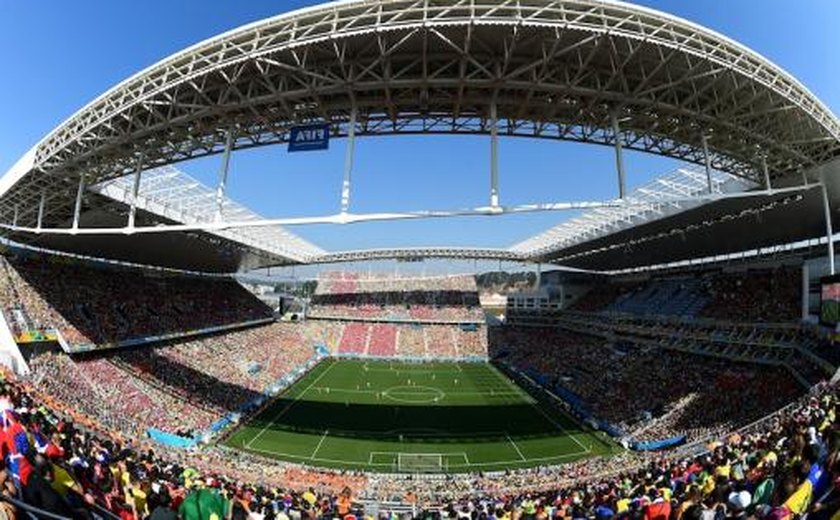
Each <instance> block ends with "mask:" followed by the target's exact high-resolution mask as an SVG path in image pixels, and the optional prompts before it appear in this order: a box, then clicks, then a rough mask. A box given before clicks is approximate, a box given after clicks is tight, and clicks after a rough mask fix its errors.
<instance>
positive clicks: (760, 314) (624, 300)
mask: <svg viewBox="0 0 840 520" xmlns="http://www.w3.org/2000/svg"><path fill="white" fill-rule="evenodd" d="M801 291H802V280H801V271H800V269H799V268H794V267H785V266H783V267H778V268H774V269H751V270H748V271H745V272H720V271H713V272H703V273H699V274H693V275H691V276H687V275H682V276H678V277H677V276H674V277H668V278H652V279H650V280H648V281H646V282H624V281H608V282H605V283H602V284H597V285H595V286H593V289H592V290H590V291H589V292H588V293H586V294H585V295H584V296H582V297H581V298H579V299H578V300H577V301H576V302H574V304H573V305H572V306H571V309H572V310H576V311H581V312H618V313H628V314H637V315H642V316H649V315H665V316H681V317H686V318H690V317H695V316H699V317H706V318H715V319H722V320H729V321H743V322H751V323H756V322H764V323H784V322H793V321H797V320H799V318H800V317H801V313H802V309H801Z"/></svg>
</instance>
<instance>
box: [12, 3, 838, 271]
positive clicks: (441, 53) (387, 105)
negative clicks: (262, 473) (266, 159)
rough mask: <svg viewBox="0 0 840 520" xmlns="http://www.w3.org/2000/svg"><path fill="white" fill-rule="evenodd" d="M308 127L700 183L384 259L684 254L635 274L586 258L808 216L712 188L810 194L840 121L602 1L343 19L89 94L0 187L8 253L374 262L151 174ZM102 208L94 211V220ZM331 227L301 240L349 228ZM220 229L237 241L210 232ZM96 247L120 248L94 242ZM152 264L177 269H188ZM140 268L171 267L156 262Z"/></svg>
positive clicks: (761, 67) (237, 36) (383, 12)
mask: <svg viewBox="0 0 840 520" xmlns="http://www.w3.org/2000/svg"><path fill="white" fill-rule="evenodd" d="M308 122H325V123H328V124H329V125H330V131H331V133H332V135H333V137H346V136H348V134H351V133H352V134H355V135H380V134H418V133H422V134H440V133H444V134H491V135H492V134H496V133H498V135H501V136H529V137H534V138H544V139H558V140H571V141H578V142H586V143H596V144H602V145H608V146H615V147H616V148H617V151H618V154H619V155H620V151H621V149H633V150H641V151H645V152H650V153H654V154H659V155H663V156H667V157H672V158H676V159H681V160H683V161H686V162H688V163H694V164H696V165H702V166H703V167H704V168H703V170H698V169H696V168H693V167H687V168H684V169H683V170H682V172H680V173H675V174H674V175H672V176H671V177H669V179H661V182H656V181H655V182H654V185H653V186H647V187H645V188H644V189H646V190H648V192H647V193H645V192H637V193H635V194H634V195H633V196H634V197H636V199H637V200H635V201H631V200H630V197H628V198H625V199H623V200H622V201H619V202H617V203H616V202H614V201H604V202H600V203H593V204H589V205H587V204H578V205H574V204H571V205H570V204H565V205H564V204H551V203H549V204H543V205H540V204H535V205H531V207H530V209H527V208H524V207H520V208H506V207H502V206H497V205H495V204H494V203H493V202H492V199H491V207H489V208H479V209H476V210H475V211H473V212H472V213H470V212H462V213H459V214H504V213H506V212H515V211H526V210H528V211H531V210H545V209H552V208H553V209H556V208H558V207H582V208H586V207H591V208H593V209H592V211H591V212H590V213H587V214H586V215H584V216H582V217H578V218H577V219H575V220H573V221H571V222H569V223H566V224H563V225H560V226H558V227H556V228H553V229H552V230H549V231H548V232H546V233H543V234H541V235H539V236H537V237H534V238H532V239H529V240H526V241H524V242H522V243H520V244H518V245H516V246H514V247H513V248H511V249H509V250H487V249H471V248H468V247H467V248H431V249H427V250H414V251H413V252H407V250H404V249H403V250H399V251H397V250H388V251H391V253H390V254H391V256H396V255H398V254H399V255H409V254H413V255H417V256H436V255H441V256H455V257H458V256H459V255H461V256H467V255H473V256H475V257H481V258H499V257H501V256H505V257H510V258H517V259H523V260H540V261H563V262H570V263H571V264H575V265H578V266H580V267H586V268H590V267H592V268H594V267H596V266H604V265H623V266H631V265H641V264H640V262H647V261H654V262H655V261H658V260H659V256H658V255H661V254H665V256H668V255H671V254H676V252H679V254H693V251H689V250H687V249H686V248H675V249H673V250H671V249H668V250H665V249H662V250H659V248H656V250H653V249H652V248H649V249H651V250H648V251H646V254H645V255H641V256H639V255H630V254H622V255H615V254H613V256H614V257H615V258H613V259H612V260H610V261H596V260H595V259H594V258H595V257H598V256H599V255H600V256H603V255H605V254H606V255H609V254H610V251H614V250H615V248H613V247H612V246H610V247H609V248H607V249H604V247H605V246H604V245H603V244H604V243H605V241H606V242H610V243H611V241H614V240H617V239H618V238H619V237H623V238H622V239H623V240H630V242H628V243H630V244H634V243H639V242H638V240H639V236H636V235H638V234H639V233H647V232H648V231H650V230H652V229H653V228H649V227H648V226H650V225H653V222H654V219H657V220H656V222H658V224H657V225H659V226H663V230H672V231H673V230H674V229H678V228H679V229H683V228H685V227H686V226H691V225H694V224H696V222H693V221H692V222H687V221H685V219H689V218H695V217H696V218H701V217H702V218H706V220H708V218H707V217H709V213H714V212H718V211H720V212H724V211H730V212H737V211H740V210H745V209H749V208H752V210H755V208H757V207H761V208H764V206H768V205H772V202H773V201H777V200H787V199H788V198H790V197H801V199H800V200H810V199H809V198H813V193H814V192H815V190H808V189H805V190H804V191H802V193H801V194H799V195H793V194H792V193H791V192H783V193H782V192H779V193H771V192H767V193H764V194H763V195H762V196H761V197H754V198H753V197H749V198H737V199H734V198H727V197H722V196H721V195H724V193H723V192H722V191H720V190H727V189H729V188H725V186H729V185H732V186H736V188H738V189H743V188H746V187H747V186H752V185H759V186H764V187H766V185H767V184H770V185H772V186H773V187H774V188H778V187H783V186H788V187H790V186H792V185H793V184H794V183H796V182H800V181H804V183H805V185H806V187H809V186H810V184H809V183H810V182H811V181H815V180H817V173H816V172H817V171H818V170H819V169H820V168H821V167H822V166H823V165H825V164H826V163H830V162H831V161H832V160H833V159H835V158H836V157H837V156H838V155H840V122H838V120H837V118H836V117H835V116H834V114H832V113H831V112H830V111H829V110H828V109H827V108H826V107H825V106H824V105H823V104H822V103H821V102H820V101H819V100H818V99H817V98H816V97H815V96H814V95H813V94H811V92H809V91H808V90H807V89H806V88H805V87H804V86H803V85H802V84H800V83H799V82H798V81H797V80H796V79H795V78H793V77H792V76H790V75H789V74H788V73H786V72H785V71H783V70H781V69H780V68H779V67H777V66H776V65H774V64H772V63H771V62H769V61H768V60H766V59H765V58H763V57H762V56H760V55H758V54H757V53H755V52H753V51H751V50H749V49H747V48H746V47H744V46H742V45H740V44H738V43H736V42H734V41H732V40H730V39H728V38H726V37H725V36H722V35H720V34H718V33H715V32H713V31H710V30H709V29H706V28H703V27H700V26H698V25H696V24H693V23H691V22H688V21H685V20H682V19H679V18H676V17H674V16H671V15H668V14H665V13H661V12H658V11H654V10H651V9H646V8H642V7H638V6H635V5H631V4H626V3H620V2H613V1H605V0H502V1H497V0H349V1H341V2H333V3H328V4H324V5H318V6H314V7H310V8H306V9H301V10H298V11H294V12H290V13H287V14H282V15H280V16H277V17H273V18H269V19H266V20H263V21H260V22H256V23H253V24H250V25H247V26H243V27H241V28H238V29H235V30H232V31H229V32H227V33H224V34H222V35H219V36H217V37H214V38H211V39H209V40H206V41H204V42H201V43H199V44H197V45H194V46H192V47H190V48H188V49H186V50H184V51H182V52H179V53H177V54H175V55H173V56H171V57H169V58H166V59H164V60H162V61H161V62H159V63H157V64H155V65H153V66H151V67H149V68H147V69H145V70H143V71H140V72H139V73H137V74H135V75H134V76H132V77H130V78H128V79H127V80H125V81H124V82H122V83H120V84H118V85H116V86H115V87H113V88H112V89H110V90H108V91H107V92H105V93H104V94H102V95H101V96H100V97H99V98H97V99H95V100H94V101H92V102H91V103H89V104H88V105H87V106H85V107H84V108H82V109H81V110H80V111H79V112H77V113H76V114H74V115H73V116H72V117H70V118H69V119H68V120H67V121H65V122H64V123H63V124H61V125H60V126H59V127H58V128H56V129H55V130H53V131H52V132H51V133H50V134H48V135H47V136H46V137H45V138H44V139H43V140H42V141H41V142H39V143H38V144H37V145H36V146H35V147H33V149H32V150H30V151H29V152H28V153H27V154H25V155H24V157H22V158H21V160H20V161H18V163H17V164H16V165H15V166H13V167H12V169H11V170H10V171H9V172H7V173H6V174H5V175H4V176H3V177H2V178H0V224H2V228H3V229H4V230H5V233H6V234H7V235H8V236H10V237H11V238H13V239H15V240H18V241H22V242H27V243H38V244H39V245H44V246H50V245H52V246H55V247H61V248H64V249H68V248H72V249H74V250H78V249H80V248H81V249H91V250H90V251H86V252H88V253H90V254H97V253H103V254H104V253H106V252H107V254H109V255H110V254H119V253H118V252H115V251H114V248H113V247H111V248H110V249H109V248H108V247H105V246H107V245H109V244H110V245H111V246H113V244H115V243H117V242H120V243H124V244H126V246H130V245H131V244H130V243H131V242H136V243H143V244H144V248H145V246H149V247H154V245H155V243H154V241H155V240H157V239H155V238H153V237H152V235H155V234H160V235H161V236H166V235H170V236H169V237H168V238H166V239H165V240H167V244H168V246H169V247H171V248H175V249H177V248H178V247H179V246H178V244H179V241H178V240H177V239H173V238H172V237H173V236H175V237H177V236H178V235H179V234H187V235H190V236H198V237H201V238H202V239H210V238H212V240H210V241H209V242H208V243H212V241H213V240H216V241H218V240H223V241H224V243H225V244H227V246H229V245H231V244H233V245H239V246H242V247H244V248H245V249H247V250H249V251H251V252H253V253H255V254H257V256H259V257H260V259H259V260H252V261H248V262H245V263H242V264H240V265H238V266H236V267H237V268H243V267H253V266H257V265H270V264H288V263H306V262H317V261H321V260H323V261H335V259H340V258H344V257H353V258H366V257H370V258H373V257H376V258H381V257H385V256H388V255H389V253H388V251H382V250H379V251H371V252H367V253H365V252H334V253H325V252H323V251H321V250H319V249H318V248H317V247H315V246H313V245H312V244H309V243H307V242H306V241H304V240H302V239H300V238H299V237H296V236H295V235H293V234H292V233H290V232H288V231H286V230H284V229H283V228H282V227H279V225H278V223H279V221H275V222H272V223H267V222H263V224H262V225H265V226H266V227H265V228H264V229H258V228H257V227H253V228H250V230H249V231H248V230H246V227H245V226H249V225H252V224H253V223H255V222H256V221H257V217H256V216H255V215H253V214H252V213H250V212H248V211H247V210H246V209H244V207H242V206H237V205H234V204H233V203H231V202H230V201H227V200H226V199H225V198H224V197H223V186H222V191H221V192H220V194H221V195H222V196H220V197H214V190H212V189H209V188H206V187H199V186H193V187H192V188H189V186H192V184H191V183H190V181H189V180H184V179H185V178H184V177H182V176H181V175H176V174H174V173H173V170H168V171H169V174H166V173H161V171H167V170H154V168H160V167H166V166H170V165H172V164H174V163H177V162H180V161H185V160H188V159H192V158H196V157H201V156H206V155H212V154H219V153H222V152H224V151H225V150H226V149H227V150H232V151H235V150H239V149H244V148H251V147H257V146H264V145H271V144H277V143H284V142H287V141H288V139H289V135H290V130H291V128H293V127H294V126H296V125H299V124H301V123H308ZM351 129H352V131H351ZM225 155H226V154H225ZM619 169H620V168H619ZM139 171H145V172H146V173H144V174H143V176H142V180H141V182H140V184H139V188H140V190H139V192H138V197H137V198H136V199H135V198H133V197H131V189H132V187H133V182H134V181H133V180H132V179H133V178H134V177H133V175H132V174H134V173H135V172H139ZM149 171H155V173H154V174H150V173H149ZM701 171H702V175H701V176H700V177H698V175H699V174H698V172H701ZM712 172H714V173H712ZM831 173H832V175H833V174H836V173H837V172H836V167H835V169H834V170H832V171H831ZM167 175H169V176H168V177H167ZM707 175H709V176H711V175H713V176H714V178H713V179H712V182H709V180H708V178H706V176H707ZM725 176H727V177H725ZM146 177H150V179H148V180H147V179H146ZM703 178H706V182H707V184H706V189H707V191H708V190H709V189H711V191H712V194H711V195H708V194H707V195H705V196H706V197H707V198H706V199H702V200H701V199H697V200H696V201H691V200H688V199H690V198H691V194H692V193H694V194H699V193H700V192H701V191H702V187H701V181H702V179H703ZM734 178H739V179H741V180H740V181H735V180H734ZM115 179H120V180H115ZM663 182H664V183H667V182H671V184H670V185H668V187H667V188H665V185H664V184H663ZM738 182H740V183H741V184H737V183H738ZM167 183H169V184H167ZM178 183H180V184H178ZM155 186H159V187H160V189H157V188H155ZM683 188H684V189H683ZM146 189H149V193H148V194H146V193H144V190H146ZM181 190H184V191H183V193H190V195H189V197H188V202H187V201H184V202H183V203H180V202H179V203H178V204H179V205H178V207H177V208H176V207H175V205H174V204H175V201H177V200H178V199H177V197H175V196H172V193H178V192H180V191H181ZM686 190H687V191H686ZM658 193H666V194H671V195H673V194H679V196H678V199H673V200H670V201H668V202H663V200H666V199H668V197H663V198H661V199H659V200H657V194H658ZM103 195H106V196H107V197H108V200H109V201H110V202H108V203H107V204H105V206H107V207H108V208H109V210H108V211H102V209H101V207H100V205H101V204H103V201H102V199H101V198H100V197H102V196H103ZM132 200H134V201H136V202H137V204H136V207H137V210H138V211H139V213H138V214H139V215H141V217H140V218H138V220H137V221H136V222H134V224H136V228H135V227H131V228H130V229H129V228H126V229H125V232H122V231H115V230H116V227H115V226H124V225H125V220H124V218H125V217H126V215H127V214H128V213H131V212H132V211H131V210H127V209H126V204H128V205H131V203H132ZM709 201H711V202H709ZM213 202H215V204H216V208H217V209H216V211H215V212H214V211H213V210H211V209H210V205H209V204H212V203H213ZM701 202H708V204H703V205H701V204H700V203H701ZM161 203H162V204H163V207H162V208H161V206H160V204H161ZM204 204H207V205H204ZM630 206H634V207H633V208H631V207H630ZM219 207H222V208H223V211H219V210H218V208H219ZM599 207H600V208H601V209H596V208H599ZM782 207H784V208H787V209H791V208H792V206H791V205H790V204H785V205H781V203H779V204H777V205H775V206H773V207H772V208H765V209H762V210H761V215H763V216H766V215H769V213H768V212H772V213H773V214H774V215H776V214H780V208H782ZM808 207H809V208H810V207H811V206H808ZM739 208H740V209H739ZM818 209H819V207H818V206H817V210H818ZM228 211H230V213H228ZM704 212H705V213H704ZM105 214H107V215H109V216H108V218H107V219H104V220H107V221H108V223H107V224H105V223H104V220H103V219H102V218H101V217H102V215H105ZM453 214H456V213H453ZM93 215H99V217H97V218H93ZM211 215H215V217H213V218H212V219H211ZM220 215H223V217H220ZM814 215H816V216H819V211H817V213H815V214H814ZM421 216H439V215H437V214H427V215H421ZM812 216H813V215H812ZM118 217H122V218H123V220H122V223H121V222H120V218H118ZM334 217H335V216H331V217H330V218H324V219H322V220H321V221H331V222H347V221H352V218H348V215H344V218H345V219H344V220H342V219H340V218H334ZM418 217H419V216H418V215H407V214H402V216H399V215H396V214H395V215H384V216H379V217H376V218H383V219H387V218H418ZM788 217H789V216H788ZM232 218H236V219H238V222H237V225H236V226H233V225H226V222H230V221H231V219H232ZM371 218H374V217H371ZM762 218H763V217H762ZM809 218H810V216H809ZM815 218H816V217H815ZM211 220H212V221H211ZM280 220H282V219H280ZM290 220H293V219H290ZM269 224H271V225H269ZM179 226H180V227H179ZM674 226H677V227H676V228H675V227H674ZM94 228H99V230H98V231H97V230H96V229H94ZM146 228H148V229H146ZM152 228H154V229H152ZM789 228H790V227H789V226H788V227H785V226H783V227H782V229H786V230H787V231H788V232H787V233H784V236H781V235H780V233H779V230H778V229H765V226H759V227H758V228H756V226H744V227H743V228H739V229H737V231H738V232H739V233H743V234H744V238H745V239H747V242H750V241H752V242H756V243H764V242H768V241H773V240H777V239H783V240H788V241H793V240H798V239H801V238H807V237H809V236H812V233H814V232H816V227H814V226H810V227H809V226H807V225H803V226H801V228H796V229H789ZM103 229H108V230H109V231H107V232H106V231H102V230H103ZM716 229H717V228H716ZM645 230H648V231H645ZM663 230H659V231H657V233H659V234H660V235H661V234H662V233H663V232H664V231H663ZM733 230H735V229H734V228H733ZM109 235H110V236H111V237H112V238H113V236H114V235H122V236H120V238H119V239H116V238H115V239H114V240H113V241H111V240H110V239H109ZM141 235H143V236H141ZM712 235H713V236H710V237H707V238H706V239H705V240H707V241H708V242H709V243H708V244H703V248H705V249H709V250H712V249H715V248H716V247H717V245H716V242H719V241H720V233H716V234H712ZM683 236H685V234H684V233H683ZM634 237H635V238H634ZM188 243H189V241H183V244H184V246H185V245H186V244H188ZM599 244H600V245H599ZM158 245H160V244H158ZM613 245H616V244H613ZM719 245H724V244H719ZM227 246H226V247H227ZM181 247H183V246H181ZM703 248H701V249H703ZM726 248H727V247H724V248H723V249H726ZM134 249H138V248H137V247H135V248H134ZM625 249H626V248H625ZM691 249H693V248H691ZM590 250H591V252H590V253H587V254H583V253H586V251H590ZM77 252H78V251H77ZM579 253H580V254H579ZM126 254H127V253H126ZM169 254H171V255H172V256H173V257H175V256H180V257H183V258H185V259H186V258H188V256H189V251H176V250H174V249H170V250H169ZM243 258H244V257H243ZM240 260H242V258H240ZM155 262H156V263H164V264H165V263H172V262H169V261H168V260H167V257H166V254H160V256H158V257H156V258H155ZM223 263H224V264H225V266H226V267H224V268H228V267H230V266H232V265H233V263H231V262H230V261H228V262H223ZM221 267H222V264H221V263H220V264H218V266H217V268H221Z"/></svg>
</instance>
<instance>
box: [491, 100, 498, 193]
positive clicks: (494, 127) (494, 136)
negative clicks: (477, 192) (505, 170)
mask: <svg viewBox="0 0 840 520" xmlns="http://www.w3.org/2000/svg"><path fill="white" fill-rule="evenodd" d="M490 207H491V208H498V207H499V125H498V121H497V113H496V101H495V100H494V101H493V102H492V103H490Z"/></svg>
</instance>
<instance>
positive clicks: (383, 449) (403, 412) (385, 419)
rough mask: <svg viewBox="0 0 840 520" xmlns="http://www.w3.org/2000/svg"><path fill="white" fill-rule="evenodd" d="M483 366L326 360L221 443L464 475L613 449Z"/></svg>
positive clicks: (341, 463) (371, 466)
mask: <svg viewBox="0 0 840 520" xmlns="http://www.w3.org/2000/svg"><path fill="white" fill-rule="evenodd" d="M540 399H543V397H540V396H538V395H536V394H535V395H529V394H528V393H527V392H526V391H525V390H523V389H522V388H520V387H519V386H517V385H516V384H515V383H514V382H513V381H511V380H510V379H509V378H508V377H507V376H506V375H504V374H503V373H502V372H501V371H499V369H497V368H496V367H495V366H493V365H491V364H488V363H443V362H441V363H402V362H395V361H373V360H340V359H333V358H330V359H326V360H324V361H323V362H321V363H320V364H318V365H317V366H316V367H315V368H313V369H312V370H311V371H310V372H309V373H308V374H306V375H305V376H304V377H302V378H301V379H300V380H299V381H298V382H296V383H295V384H294V385H292V386H291V387H290V388H289V389H288V390H287V391H286V392H284V393H283V394H281V395H280V396H279V397H277V398H276V399H275V400H274V401H273V402H272V403H271V404H270V405H269V406H268V407H267V408H265V409H264V410H263V411H262V412H261V413H259V414H258V415H257V416H255V417H254V418H253V419H251V420H250V421H248V422H247V423H245V424H243V425H242V426H240V427H239V428H238V429H237V430H236V431H234V432H233V433H232V434H231V435H230V436H229V437H228V438H227V439H226V440H225V441H224V442H225V444H227V445H228V446H230V447H233V448H236V449H241V450H246V451H252V452H255V453H259V454H262V455H267V456H270V457H274V458H278V459H282V460H288V461H292V462H298V463H305V464H311V465H317V466H323V467H331V468H347V469H364V470H368V471H383V472H396V471H405V472H464V471H478V470H499V469H507V468H522V467H531V466H538V465H545V464H557V463H562V462H569V461H573V460H576V459H579V458H581V457H586V456H590V455H596V454H606V453H610V452H611V451H612V450H613V449H614V445H613V444H611V443H609V442H608V441H606V440H605V439H604V438H602V437H601V436H600V434H596V433H594V432H592V431H590V430H588V429H584V428H582V427H581V426H580V425H579V424H578V423H577V422H575V421H574V420H573V419H572V418H570V417H569V416H567V415H565V414H563V413H561V412H560V411H558V410H556V409H555V407H554V406H551V405H548V404H547V403H542V402H540Z"/></svg>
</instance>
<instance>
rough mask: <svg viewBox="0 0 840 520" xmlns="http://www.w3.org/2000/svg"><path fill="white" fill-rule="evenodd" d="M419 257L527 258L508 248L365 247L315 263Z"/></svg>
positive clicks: (518, 259)
mask: <svg viewBox="0 0 840 520" xmlns="http://www.w3.org/2000/svg"><path fill="white" fill-rule="evenodd" d="M418 258H452V259H464V260H472V259H480V260H504V261H511V262H523V261H526V260H527V258H525V257H524V256H522V255H520V254H518V253H515V252H513V251H509V250H507V249H489V248H470V247H414V248H393V249H363V250H355V251H340V252H335V253H327V254H324V255H321V256H320V257H318V258H317V259H315V260H314V262H313V263H319V264H330V263H342V262H359V261H369V260H394V259H396V260H413V259H418Z"/></svg>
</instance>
